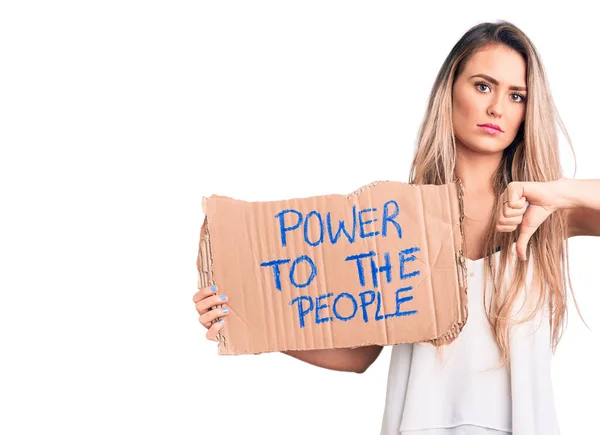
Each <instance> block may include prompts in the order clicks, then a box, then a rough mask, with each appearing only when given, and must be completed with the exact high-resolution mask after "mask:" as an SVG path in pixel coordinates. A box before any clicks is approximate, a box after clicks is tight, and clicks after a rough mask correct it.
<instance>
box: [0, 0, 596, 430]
mask: <svg viewBox="0 0 600 435" xmlns="http://www.w3.org/2000/svg"><path fill="white" fill-rule="evenodd" d="M583 4H584V3H583V2H580V3H579V4H578V2H574V1H569V2H563V3H561V4H560V5H559V6H551V5H549V4H548V3H547V2H538V3H537V4H536V5H531V6H530V4H529V2H528V3H525V2H520V1H519V2H507V1H504V2H501V3H495V4H493V5H492V4H489V3H482V2H465V1H461V2H454V3H449V2H440V3H439V4H438V3H431V2H429V3H425V4H420V5H419V6H416V5H414V4H411V5H410V6H409V5H408V4H406V3H405V2H400V1H394V2H389V1H386V2H367V1H364V2H354V1H344V2H333V1H325V0H320V1H303V2H291V1H272V2H264V1H243V2H231V1H211V2H208V1H204V2H202V1H200V2H199V1H168V2H167V1H162V2H161V1H143V2H142V1H137V2H136V1H124V0H120V1H106V0H105V1H102V2H100V1H97V2H92V1H85V2H83V1H70V2H67V1H55V2H41V1H40V2H31V1H18V2H17V1H12V2H8V1H6V2H2V6H1V7H0V145H1V146H2V148H1V155H0V195H1V198H0V201H1V202H0V204H1V212H0V219H1V221H2V224H1V226H0V231H1V239H0V252H1V257H0V262H1V263H0V278H1V280H2V281H1V283H0V284H1V285H0V289H1V301H0V433H3V434H9V435H16V434H49V433H52V434H54V433H56V434H63V435H66V434H137V433H139V434H142V433H143V434H208V433H214V434H217V433H218V434H240V433H261V434H306V433H311V434H377V433H379V428H380V424H381V417H382V414H383V406H384V399H385V383H386V378H387V369H388V362H389V356H390V349H391V348H389V347H387V348H385V349H384V351H383V353H382V354H381V355H380V357H379V359H378V360H377V361H376V362H375V363H374V364H373V365H372V366H371V368H370V369H369V370H368V371H367V372H366V373H364V374H362V375H358V374H351V373H341V372H334V371H330V370H326V369H321V368H317V367H314V366H310V365H308V364H306V363H303V362H301V361H298V360H295V359H293V358H291V357H289V356H287V355H284V354H281V353H272V354H263V355H259V356H236V357H232V356H217V349H216V343H215V342H211V341H207V340H206V339H205V338H204V334H205V329H204V328H203V327H202V326H201V325H200V324H199V322H198V315H197V313H196V311H195V308H194V304H193V303H192V295H193V294H194V293H195V291H196V284H197V281H196V280H197V272H196V269H195V260H196V253H197V246H198V234H199V229H200V224H201V222H202V219H203V215H202V212H201V197H202V196H203V195H205V196H209V195H210V194H213V193H216V194H223V195H227V196H232V197H236V198H239V199H244V200H251V201H258V200H276V199H284V198H289V197H298V196H313V195H320V194H326V193H348V192H350V191H352V190H354V189H356V188H358V187H360V186H362V185H364V184H367V183H369V182H371V181H374V180H388V179H389V180H398V181H406V180H407V178H408V169H409V166H410V162H411V158H412V155H413V151H414V143H415V139H416V134H417V128H418V124H419V122H420V121H421V119H422V117H423V114H424V110H425V105H426V102H427V97H428V95H429V91H430V89H431V86H432V84H433V80H434V78H435V75H436V74H437V71H438V69H439V67H440V66H441V64H442V62H443V60H444V59H445V57H446V55H447V54H448V52H449V51H450V49H451V48H452V46H453V45H454V43H455V42H456V41H457V40H458V39H459V38H460V36H461V35H462V34H463V33H464V32H466V31H467V30H468V29H469V28H470V27H471V26H473V25H475V24H477V23H479V22H482V21H494V20H496V19H506V20H509V21H512V22H513V23H514V24H516V25H518V26H519V27H521V29H522V30H524V31H525V32H526V33H527V34H528V35H529V36H530V38H531V39H532V40H533V42H534V43H535V45H536V47H537V48H538V50H539V52H540V53H541V56H542V59H543V61H544V63H545V66H546V69H547V72H548V76H549V79H550V86H551V90H552V92H553V95H554V98H555V101H556V104H557V107H558V109H559V112H560V114H561V116H562V118H563V120H564V122H565V123H566V126H567V129H568V131H569V134H570V136H571V139H572V141H573V145H574V147H575V152H576V156H577V173H576V174H574V173H573V169H574V166H573V159H572V156H571V154H570V150H569V149H568V147H567V145H566V142H565V141H564V139H561V140H562V141H563V142H562V145H563V151H564V152H563V151H561V152H563V154H564V160H563V162H564V168H565V176H567V177H571V178H572V177H575V178H583V179H585V178H600V169H598V158H599V157H600V151H599V145H600V143H599V141H598V136H597V134H596V128H597V126H598V101H600V87H599V86H598V84H597V81H596V75H597V74H596V73H597V72H598V71H599V70H600V61H599V60H598V56H597V49H598V45H599V43H600V39H599V36H598V32H597V20H596V18H597V17H596V16H595V15H594V14H592V13H590V12H589V11H588V10H586V9H585V8H584V7H583ZM541 15H543V19H542V18H541ZM599 248H600V240H599V239H597V238H592V237H587V238H581V237H580V238H575V239H571V249H570V254H571V266H572V280H573V285H574V289H575V294H576V296H577V297H578V301H579V303H580V305H581V309H582V313H583V315H584V318H585V319H586V320H587V322H588V324H589V326H590V327H591V330H592V331H590V330H588V329H586V327H585V326H584V325H583V323H582V321H581V319H580V318H579V317H578V315H577V313H576V311H575V310H572V311H571V316H570V319H571V320H570V323H569V327H568V329H567V333H566V334H565V336H564V339H563V341H562V342H561V344H560V346H559V349H558V352H557V355H556V357H555V359H554V365H553V378H554V386H555V390H556V391H555V392H556V402H557V407H558V412H559V419H560V422H561V425H562V430H563V434H567V435H570V434H583V433H588V434H589V433H595V431H596V430H597V416H598V415H597V412H598V411H597V405H598V394H597V392H598V391H599V390H600V382H599V375H598V371H597V367H598V366H599V363H600V360H599V351H598V345H599V344H600V343H599V341H600V340H599V331H598V330H599V329H600V322H599V320H598V317H597V315H596V313H597V310H598V306H599V304H600V297H599V296H598V289H599V286H600V284H599V281H598V277H597V271H598V254H597V251H598V249H599Z"/></svg>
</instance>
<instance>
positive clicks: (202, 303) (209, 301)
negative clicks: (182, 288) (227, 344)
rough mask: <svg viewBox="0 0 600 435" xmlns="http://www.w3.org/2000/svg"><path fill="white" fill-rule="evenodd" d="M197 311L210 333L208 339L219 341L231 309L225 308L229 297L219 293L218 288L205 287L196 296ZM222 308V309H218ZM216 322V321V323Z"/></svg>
mask: <svg viewBox="0 0 600 435" xmlns="http://www.w3.org/2000/svg"><path fill="white" fill-rule="evenodd" d="M193 301H194V303H195V304H196V311H198V314H200V323H201V324H202V326H204V327H205V328H206V329H208V331H207V332H206V338H208V339H209V340H212V341H217V334H218V333H219V331H220V330H221V328H222V327H223V323H224V320H225V316H227V314H228V313H229V309H228V308H227V307H226V306H225V302H226V301H227V296H225V295H223V294H219V293H217V286H214V285H213V286H210V287H203V288H201V289H199V290H198V293H196V294H195V295H194V298H193ZM217 306H220V308H216V307H217ZM215 320H216V321H215Z"/></svg>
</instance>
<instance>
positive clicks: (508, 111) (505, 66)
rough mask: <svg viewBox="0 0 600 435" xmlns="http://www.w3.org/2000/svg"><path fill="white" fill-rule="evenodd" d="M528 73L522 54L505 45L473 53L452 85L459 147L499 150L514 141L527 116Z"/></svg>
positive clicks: (453, 108) (473, 149)
mask: <svg viewBox="0 0 600 435" xmlns="http://www.w3.org/2000/svg"><path fill="white" fill-rule="evenodd" d="M526 73H527V69H526V65H525V60H524V59H523V57H521V55H520V54H519V53H517V52H516V51H514V50H512V49H511V48H509V47H506V46H504V45H491V46H487V47H484V48H483V49H481V50H480V51H478V52H477V53H475V54H473V55H472V56H471V58H470V59H469V60H468V61H467V62H466V64H465V67H464V69H463V71H462V73H461V74H460V76H458V78H457V79H456V82H455V83H454V86H453V88H452V122H453V124H454V136H455V138H456V146H457V147H459V148H460V147H466V148H468V149H470V150H471V151H475V152H479V153H497V152H501V151H503V150H504V149H505V148H506V147H508V146H509V145H510V144H511V143H512V141H513V139H514V138H515V136H516V135H517V132H518V130H519V126H520V125H521V123H522V122H523V120H524V119H525V108H526V97H527V92H526V90H525V87H526ZM515 87H516V88H518V89H515ZM483 124H494V125H496V126H498V127H499V128H500V130H501V131H500V132H498V131H497V130H495V129H493V128H492V129H485V128H483V127H481V125H483ZM486 130H487V131H486Z"/></svg>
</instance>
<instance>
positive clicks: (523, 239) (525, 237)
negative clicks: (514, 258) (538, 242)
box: [517, 224, 537, 261]
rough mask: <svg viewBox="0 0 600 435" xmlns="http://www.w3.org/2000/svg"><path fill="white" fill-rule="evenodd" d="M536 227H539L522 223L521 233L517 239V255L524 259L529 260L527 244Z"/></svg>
mask: <svg viewBox="0 0 600 435" xmlns="http://www.w3.org/2000/svg"><path fill="white" fill-rule="evenodd" d="M536 229H537V227H533V226H530V225H522V224H521V228H520V230H521V231H520V233H519V238H518V239H517V255H518V256H519V258H520V259H521V260H523V261H525V260H527V244H528V243H529V240H530V239H531V236H532V235H533V233H535V230H536Z"/></svg>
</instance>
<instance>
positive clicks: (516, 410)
mask: <svg viewBox="0 0 600 435" xmlns="http://www.w3.org/2000/svg"><path fill="white" fill-rule="evenodd" d="M512 252H513V255H516V245H515V244H513V245H512ZM498 254H499V252H496V253H495V254H493V255H495V256H498ZM510 261H511V259H510V258H509V263H510ZM466 263H467V276H468V317H467V322H466V324H465V326H464V328H463V330H462V331H461V332H460V334H459V336H458V337H457V338H456V339H455V340H454V341H453V342H452V343H450V344H449V345H446V346H444V347H443V348H442V349H443V353H442V360H440V357H439V355H438V353H437V350H436V348H435V347H434V346H433V345H431V344H429V343H416V344H400V345H395V346H393V348H392V354H391V359H390V367H389V375H388V383H387V393H386V403H385V411H384V415H383V424H382V428H381V435H392V434H394V435H398V434H404V435H505V434H510V433H512V434H515V435H557V434H559V433H560V431H559V426H558V421H557V418H556V412H555V407H554V398H553V390H552V382H551V373H550V362H551V356H552V350H551V341H550V324H549V321H548V308H547V305H546V309H545V310H541V311H540V312H539V313H538V314H537V315H536V317H535V318H534V319H533V320H531V321H528V322H525V323H522V324H520V325H514V326H512V327H511V329H510V330H509V340H510V358H511V362H510V365H509V366H507V367H505V368H502V369H498V368H494V367H495V366H496V365H499V357H500V352H499V350H498V347H497V345H496V341H495V339H494V337H493V334H492V329H491V327H490V325H489V322H488V320H487V316H486V313H485V307H484V305H483V279H484V269H483V263H484V259H483V258H482V259H479V260H469V259H467V260H466ZM508 267H509V269H508V270H507V273H506V275H505V277H506V280H507V281H506V282H508V280H510V277H511V274H510V264H509V266H508ZM532 271H533V264H532V262H530V263H529V270H528V274H527V280H526V285H525V289H524V290H525V291H524V292H521V299H520V300H518V301H517V302H516V303H515V307H517V310H518V307H521V303H522V302H523V301H525V295H526V294H529V291H530V289H531V286H530V284H531V274H532ZM491 289H492V287H491V283H490V284H488V287H487V296H488V297H489V294H490V293H491ZM536 297H537V296H536ZM536 297H534V299H533V303H535V301H536V300H537V299H536ZM529 313H530V311H527V312H525V311H524V312H523V314H524V315H527V314H529Z"/></svg>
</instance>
